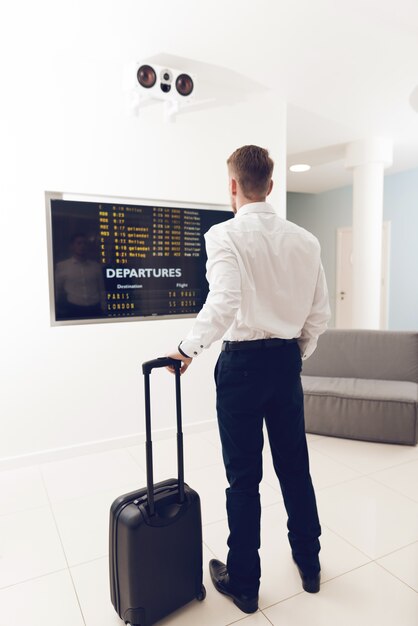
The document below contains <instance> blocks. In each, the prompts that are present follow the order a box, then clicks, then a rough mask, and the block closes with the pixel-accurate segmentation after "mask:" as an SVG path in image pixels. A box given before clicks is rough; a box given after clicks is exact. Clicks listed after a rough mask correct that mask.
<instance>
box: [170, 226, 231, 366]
mask: <svg viewBox="0 0 418 626" xmlns="http://www.w3.org/2000/svg"><path fill="white" fill-rule="evenodd" d="M205 241H206V253H207V256H208V260H207V264H206V278H207V280H208V283H209V293H208V297H207V299H206V302H205V304H204V305H203V307H202V309H201V311H200V313H199V315H198V316H197V317H196V320H195V322H194V324H193V327H192V329H191V330H190V332H189V333H188V335H187V337H186V338H185V339H184V340H183V341H182V342H181V350H182V352H184V353H185V354H187V355H188V356H190V357H196V356H198V355H199V354H200V353H201V352H202V351H203V350H204V349H205V348H209V346H210V345H211V344H212V343H213V342H214V341H216V340H217V339H220V338H221V337H222V336H223V335H224V333H225V331H226V330H227V329H228V328H229V327H230V325H231V324H232V322H233V320H234V318H235V315H236V313H237V311H238V309H239V307H240V304H241V275H240V270H239V265H238V260H237V256H236V254H235V253H234V252H233V250H232V249H231V248H230V247H229V246H228V244H227V242H226V241H225V239H224V237H222V233H219V232H216V231H215V232H214V229H211V230H210V231H209V232H207V233H206V235H205Z"/></svg>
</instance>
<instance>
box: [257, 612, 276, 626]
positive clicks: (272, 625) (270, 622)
mask: <svg viewBox="0 0 418 626" xmlns="http://www.w3.org/2000/svg"><path fill="white" fill-rule="evenodd" d="M260 612H261V613H262V614H263V615H264V617H265V618H266V620H267V621H268V623H269V624H271V626H274V624H273V622H272V621H271V619H269V618H268V617H267V615H266V614H265V613H264V609H260Z"/></svg>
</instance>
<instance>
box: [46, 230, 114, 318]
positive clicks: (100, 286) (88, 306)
mask: <svg viewBox="0 0 418 626" xmlns="http://www.w3.org/2000/svg"><path fill="white" fill-rule="evenodd" d="M70 251H71V256H70V258H68V259H66V260H65V261H60V262H59V263H57V266H56V270H55V289H56V299H57V318H58V319H86V318H91V317H102V316H103V313H104V312H105V308H106V302H105V286H104V280H103V270H102V267H101V265H100V263H98V262H97V261H92V260H91V259H90V258H89V255H88V240H87V237H86V235H84V234H83V233H76V234H75V235H73V236H72V237H71V240H70Z"/></svg>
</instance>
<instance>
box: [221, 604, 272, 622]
mask: <svg viewBox="0 0 418 626" xmlns="http://www.w3.org/2000/svg"><path fill="white" fill-rule="evenodd" d="M257 613H263V611H262V610H261V609H260V608H259V609H258V611H255V613H252V614H251V615H257ZM264 617H266V616H265V615H264ZM249 618H250V615H245V617H239V618H238V619H236V620H234V621H233V622H228V623H227V624H225V625H224V626H234V624H240V623H241V622H244V621H245V620H248V619H249ZM266 619H267V621H268V623H269V624H272V622H271V621H270V620H269V619H268V618H267V617H266ZM273 626H274V625H273Z"/></svg>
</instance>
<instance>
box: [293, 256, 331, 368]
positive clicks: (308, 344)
mask: <svg viewBox="0 0 418 626" xmlns="http://www.w3.org/2000/svg"><path fill="white" fill-rule="evenodd" d="M330 318H331V310H330V307H329V300H328V289H327V282H326V279H325V273H324V268H323V267H322V263H321V262H319V270H318V279H317V282H316V288H315V294H314V299H313V303H312V308H311V312H310V313H309V315H308V317H307V318H306V321H305V324H304V326H303V329H302V334H301V336H300V337H299V338H298V344H299V348H300V351H301V354H302V359H303V360H305V359H307V358H308V357H310V356H311V354H313V352H314V351H315V348H316V345H317V343H318V337H319V336H320V335H322V333H323V332H325V330H326V329H327V327H328V322H329V320H330Z"/></svg>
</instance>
